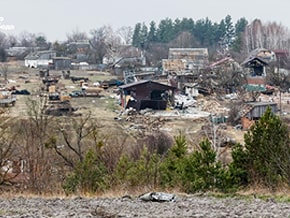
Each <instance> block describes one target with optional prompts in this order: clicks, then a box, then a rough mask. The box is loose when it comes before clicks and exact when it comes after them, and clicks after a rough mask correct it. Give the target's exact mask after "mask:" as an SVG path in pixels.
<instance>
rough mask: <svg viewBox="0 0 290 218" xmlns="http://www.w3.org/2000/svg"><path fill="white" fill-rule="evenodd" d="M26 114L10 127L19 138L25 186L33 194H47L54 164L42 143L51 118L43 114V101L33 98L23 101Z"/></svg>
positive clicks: (48, 133) (44, 142) (51, 128)
mask: <svg viewBox="0 0 290 218" xmlns="http://www.w3.org/2000/svg"><path fill="white" fill-rule="evenodd" d="M27 107H28V110H27V111H28V114H27V117H25V118H24V119H20V120H19V121H18V124H17V125H15V126H14V131H15V132H17V134H18V135H19V141H18V143H19V144H20V145H21V146H19V148H18V149H19V152H21V158H22V159H23V160H24V161H25V163H26V165H25V169H24V172H25V175H27V176H26V181H25V182H26V183H25V184H26V186H27V187H28V188H29V189H30V190H31V191H35V192H37V193H42V192H43V191H48V190H49V189H50V182H51V181H52V178H53V175H52V174H51V172H52V171H53V168H54V166H55V160H54V158H53V155H51V153H52V152H51V151H50V150H49V149H46V147H45V145H46V141H48V137H49V136H50V135H51V131H52V130H53V129H54V128H53V127H52V122H53V118H52V117H48V116H46V115H45V114H44V110H45V99H43V98H39V97H35V98H29V99H28V100H27Z"/></svg>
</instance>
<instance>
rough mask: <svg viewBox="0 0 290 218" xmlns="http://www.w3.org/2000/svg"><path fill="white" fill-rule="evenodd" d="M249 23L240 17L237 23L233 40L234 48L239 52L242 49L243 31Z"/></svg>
mask: <svg viewBox="0 0 290 218" xmlns="http://www.w3.org/2000/svg"><path fill="white" fill-rule="evenodd" d="M247 25H248V21H247V20H246V19H245V18H241V19H239V20H238V21H237V22H236V24H235V40H234V42H233V45H232V48H233V50H234V51H236V52H239V51H241V50H242V46H243V40H242V39H243V33H244V31H245V29H246V26H247Z"/></svg>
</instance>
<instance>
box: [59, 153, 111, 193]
mask: <svg viewBox="0 0 290 218" xmlns="http://www.w3.org/2000/svg"><path fill="white" fill-rule="evenodd" d="M106 174H107V172H106V168H105V166H104V164H103V163H102V162H101V161H100V160H99V159H98V156H97V154H95V152H93V151H92V150H89V151H88V152H87V153H86V156H85V159H84V161H82V162H79V163H78V165H77V167H76V168H75V169H74V172H73V173H72V174H71V175H69V176H68V177H67V178H66V180H65V183H64V184H63V189H64V191H65V192H66V193H67V194H70V193H74V192H76V191H81V192H95V191H98V190H103V189H104V188H105V187H106V180H105V178H106Z"/></svg>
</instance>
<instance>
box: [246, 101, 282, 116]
mask: <svg viewBox="0 0 290 218" xmlns="http://www.w3.org/2000/svg"><path fill="white" fill-rule="evenodd" d="M268 106H269V107H270V108H271V110H272V111H273V113H276V112H277V104H274V105H258V106H255V107H254V108H253V109H252V110H251V111H250V112H249V113H248V114H247V115H246V117H248V118H250V119H253V118H260V117H262V116H263V114H264V113H265V111H266V109H267V107H268Z"/></svg>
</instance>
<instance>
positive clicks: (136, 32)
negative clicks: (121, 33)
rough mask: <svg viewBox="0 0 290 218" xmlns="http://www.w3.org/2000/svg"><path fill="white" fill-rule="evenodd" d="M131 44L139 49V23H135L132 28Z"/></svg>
mask: <svg viewBox="0 0 290 218" xmlns="http://www.w3.org/2000/svg"><path fill="white" fill-rule="evenodd" d="M132 40H133V41H132V44H133V45H134V46H135V47H139V46H140V45H141V41H142V39H141V23H137V24H136V25H135V28H134V33H133V39H132Z"/></svg>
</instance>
